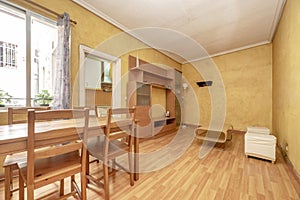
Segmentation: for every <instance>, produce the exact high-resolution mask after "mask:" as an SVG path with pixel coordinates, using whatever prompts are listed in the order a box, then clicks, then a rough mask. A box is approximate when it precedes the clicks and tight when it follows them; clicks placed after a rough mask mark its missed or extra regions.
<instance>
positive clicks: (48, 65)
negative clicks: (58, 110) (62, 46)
mask: <svg viewBox="0 0 300 200" xmlns="http://www.w3.org/2000/svg"><path fill="white" fill-rule="evenodd" d="M0 27H9V28H3V29H1V31H0V89H1V90H4V91H5V92H8V93H9V94H10V95H11V96H12V99H11V102H10V103H9V104H6V105H7V106H8V105H9V106H33V105H34V101H33V100H34V97H35V95H36V94H38V93H39V92H40V91H42V90H48V91H49V93H50V94H51V95H52V94H53V85H54V84H53V80H54V77H53V76H54V73H53V72H54V70H55V52H56V46H57V25H56V22H55V21H53V20H50V19H48V18H45V17H43V16H41V15H38V14H35V13H32V12H31V11H28V10H25V9H22V8H19V7H16V6H13V5H10V4H9V3H4V2H2V3H0ZM29 34H30V35H29Z"/></svg>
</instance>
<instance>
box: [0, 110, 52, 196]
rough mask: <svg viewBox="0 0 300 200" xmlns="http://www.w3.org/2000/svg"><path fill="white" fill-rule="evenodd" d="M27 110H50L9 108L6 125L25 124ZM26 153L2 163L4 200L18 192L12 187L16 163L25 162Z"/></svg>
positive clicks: (12, 156)
mask: <svg viewBox="0 0 300 200" xmlns="http://www.w3.org/2000/svg"><path fill="white" fill-rule="evenodd" d="M29 109H34V110H50V107H47V106H45V107H9V108H8V109H7V114H8V115H7V119H8V125H12V124H18V123H26V122H27V113H28V110H29ZM26 157H27V153H26V152H21V153H16V154H13V155H8V156H7V157H6V158H5V161H4V163H3V167H4V174H5V198H6V199H7V198H9V197H10V196H12V193H13V192H16V191H18V190H19V188H14V187H13V177H14V176H18V171H17V170H18V165H17V163H20V162H26Z"/></svg>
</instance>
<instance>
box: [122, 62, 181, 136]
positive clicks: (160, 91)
mask: <svg viewBox="0 0 300 200" xmlns="http://www.w3.org/2000/svg"><path fill="white" fill-rule="evenodd" d="M136 63H137V62H136V58H135V57H133V56H129V65H128V69H129V81H128V86H127V95H128V96H127V98H128V104H129V106H136V107H137V114H136V115H137V118H138V119H139V121H140V126H141V127H142V128H141V129H142V131H140V132H142V137H151V136H153V135H156V134H158V133H163V132H166V131H170V130H173V129H176V115H175V92H174V90H175V70H174V69H166V68H162V67H159V66H156V65H153V64H150V63H147V62H145V61H143V60H140V59H139V66H137V65H136ZM157 104H160V106H161V107H163V108H164V109H165V111H169V113H170V115H169V117H165V112H163V113H160V112H158V113H157V110H155V109H153V106H155V105H157ZM154 112H156V113H154Z"/></svg>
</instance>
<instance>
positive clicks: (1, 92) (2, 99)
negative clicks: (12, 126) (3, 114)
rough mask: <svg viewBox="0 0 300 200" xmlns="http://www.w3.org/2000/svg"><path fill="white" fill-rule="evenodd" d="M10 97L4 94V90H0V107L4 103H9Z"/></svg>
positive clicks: (6, 93)
mask: <svg viewBox="0 0 300 200" xmlns="http://www.w3.org/2000/svg"><path fill="white" fill-rule="evenodd" d="M11 98H12V96H11V95H10V94H8V92H5V91H4V90H1V89H0V105H2V106H3V105H4V102H6V103H10V102H11Z"/></svg>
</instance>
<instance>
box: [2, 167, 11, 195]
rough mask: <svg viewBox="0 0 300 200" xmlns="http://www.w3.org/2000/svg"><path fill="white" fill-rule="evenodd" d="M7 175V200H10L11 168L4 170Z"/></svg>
mask: <svg viewBox="0 0 300 200" xmlns="http://www.w3.org/2000/svg"><path fill="white" fill-rule="evenodd" d="M4 174H5V199H10V197H11V195H12V194H11V189H12V188H11V187H12V176H11V174H12V173H11V169H10V166H7V167H5V168H4Z"/></svg>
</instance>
